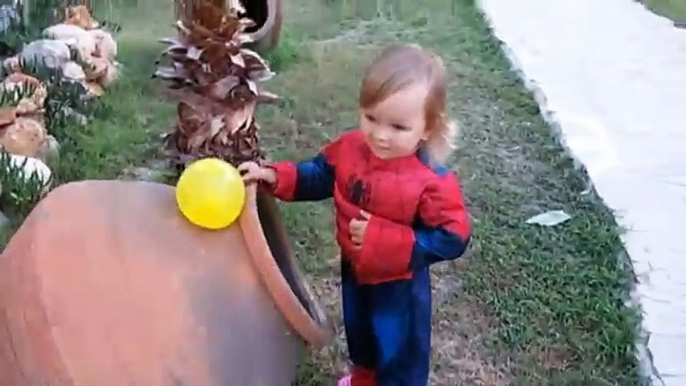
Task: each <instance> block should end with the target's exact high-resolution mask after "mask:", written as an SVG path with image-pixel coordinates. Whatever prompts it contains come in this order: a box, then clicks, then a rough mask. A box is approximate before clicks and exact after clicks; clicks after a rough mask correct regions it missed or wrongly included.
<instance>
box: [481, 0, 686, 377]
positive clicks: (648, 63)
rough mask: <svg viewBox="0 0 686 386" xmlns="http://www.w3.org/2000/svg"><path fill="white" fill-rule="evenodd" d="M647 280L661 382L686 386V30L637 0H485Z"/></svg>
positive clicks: (648, 318) (641, 293) (644, 287)
mask: <svg viewBox="0 0 686 386" xmlns="http://www.w3.org/2000/svg"><path fill="white" fill-rule="evenodd" d="M480 3H481V7H482V9H483V10H484V12H485V14H486V17H487V19H488V20H489V22H490V23H491V26H492V27H493V29H494V33H495V35H496V36H497V37H498V38H499V39H500V40H502V41H503V42H504V44H505V47H504V48H505V49H506V50H507V52H508V55H509V56H510V59H511V60H512V62H513V64H514V66H515V67H517V68H518V69H519V70H521V72H522V76H523V78H524V79H525V80H526V81H527V82H528V84H529V86H530V87H531V88H532V89H533V90H534V91H535V92H536V94H537V96H538V98H539V102H541V104H542V105H543V108H544V110H545V112H546V114H547V115H548V118H549V119H550V121H551V122H553V123H555V124H556V125H558V126H559V127H560V129H561V132H562V135H563V138H564V140H565V142H566V145H567V146H568V147H569V148H570V150H571V152H572V153H573V154H574V156H575V157H576V158H577V159H578V160H579V161H580V162H581V163H583V164H584V165H585V166H586V168H587V170H588V172H589V174H590V176H591V179H592V180H593V182H594V185H595V187H596V189H597V190H598V193H599V194H600V195H601V196H602V198H603V199H604V200H605V202H606V203H607V205H608V206H609V207H610V208H612V209H613V210H616V211H617V219H618V221H619V223H620V224H621V225H622V226H625V227H628V228H630V231H629V232H628V233H627V235H626V237H625V238H624V240H625V243H626V247H627V250H628V252H629V255H630V256H631V259H632V261H633V263H634V270H635V272H636V274H637V276H638V278H639V283H638V285H637V288H636V293H637V296H638V299H639V301H640V303H641V306H642V308H643V310H644V313H645V315H644V321H643V327H644V329H645V330H646V331H648V332H649V333H650V340H649V343H648V350H649V352H650V353H651V354H652V356H653V365H654V368H653V370H656V374H657V377H658V378H659V379H656V380H657V382H656V383H655V384H658V385H660V384H664V385H668V386H672V385H673V386H684V385H686V226H685V225H686V30H681V29H677V28H675V27H674V26H673V24H672V23H671V22H670V21H669V20H667V19H664V18H662V17H659V16H656V15H654V14H652V13H651V12H649V11H648V10H647V9H645V8H644V7H643V6H642V5H641V4H639V3H637V2H635V1H634V0H602V1H599V0H574V1H569V0H480Z"/></svg>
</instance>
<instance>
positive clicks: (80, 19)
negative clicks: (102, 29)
mask: <svg viewBox="0 0 686 386" xmlns="http://www.w3.org/2000/svg"><path fill="white" fill-rule="evenodd" d="M65 13H66V16H67V17H66V20H65V22H64V23H65V24H70V25H74V26H78V27H81V28H83V29H85V30H91V29H93V28H98V27H99V25H100V24H99V23H98V22H97V21H95V19H93V17H92V16H91V13H90V11H88V8H87V7H86V6H84V5H77V6H72V7H68V8H67V9H66V10H65Z"/></svg>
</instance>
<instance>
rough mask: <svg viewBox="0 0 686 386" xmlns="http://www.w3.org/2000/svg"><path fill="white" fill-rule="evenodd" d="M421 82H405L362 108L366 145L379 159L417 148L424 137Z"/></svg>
mask: <svg viewBox="0 0 686 386" xmlns="http://www.w3.org/2000/svg"><path fill="white" fill-rule="evenodd" d="M428 91H429V90H428V87H427V85H426V84H424V83H418V84H414V85H411V86H408V87H406V88H404V89H402V90H400V91H398V92H397V93H395V94H393V95H391V96H390V97H388V98H386V99H385V100H383V101H381V102H380V103H378V104H377V105H376V106H374V107H373V108H369V109H362V111H361V117H360V130H361V131H362V133H363V134H364V137H365V140H366V142H367V145H368V146H369V148H370V149H371V150H372V152H374V154H375V155H376V156H377V157H379V158H382V159H392V158H398V157H404V156H408V155H411V154H413V153H414V152H415V151H417V147H418V146H419V143H420V142H421V141H422V140H425V139H426V137H427V133H426V119H425V114H424V101H425V100H426V96H427V94H428Z"/></svg>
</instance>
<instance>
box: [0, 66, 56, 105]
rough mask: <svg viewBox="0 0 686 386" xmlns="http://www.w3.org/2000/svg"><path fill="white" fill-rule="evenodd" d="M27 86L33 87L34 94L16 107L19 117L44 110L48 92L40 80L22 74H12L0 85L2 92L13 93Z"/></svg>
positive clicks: (23, 99)
mask: <svg viewBox="0 0 686 386" xmlns="http://www.w3.org/2000/svg"><path fill="white" fill-rule="evenodd" d="M26 86H29V87H32V88H33V93H32V94H31V95H29V96H26V97H24V98H22V99H21V100H20V101H19V103H18V104H17V106H16V107H17V111H16V113H17V115H25V114H30V113H34V112H36V111H38V110H40V109H42V108H43V103H44V102H45V98H46V97H47V96H48V91H47V90H46V89H45V87H44V86H43V85H42V84H41V83H40V81H39V80H38V79H36V78H34V77H32V76H29V75H25V74H22V73H20V72H17V73H14V74H11V75H10V76H8V77H7V78H5V80H4V81H3V82H2V83H0V92H12V91H14V90H15V89H21V88H22V87H26Z"/></svg>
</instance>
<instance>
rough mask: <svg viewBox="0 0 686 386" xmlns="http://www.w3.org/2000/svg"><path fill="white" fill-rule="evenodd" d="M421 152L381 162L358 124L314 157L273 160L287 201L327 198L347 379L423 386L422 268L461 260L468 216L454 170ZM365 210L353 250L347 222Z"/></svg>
mask: <svg viewBox="0 0 686 386" xmlns="http://www.w3.org/2000/svg"><path fill="white" fill-rule="evenodd" d="M428 165H429V163H428V162H427V159H426V157H425V156H424V152H423V151H419V152H417V154H413V155H411V156H407V157H401V158H395V159H390V160H384V159H380V158H378V157H376V156H375V155H374V154H373V153H372V151H371V149H370V148H369V147H368V146H367V144H366V143H365V141H364V138H363V136H362V133H361V132H360V131H359V130H352V131H348V132H346V133H344V134H343V135H342V136H341V137H340V138H338V139H337V140H336V141H334V142H332V143H331V144H329V145H327V146H326V147H324V148H323V149H322V151H321V152H320V153H319V154H317V156H316V157H314V158H313V159H312V160H309V161H305V162H300V163H291V162H282V163H275V164H271V165H270V167H272V168H274V170H275V171H276V175H277V183H276V185H275V186H274V187H273V191H272V192H273V194H274V195H275V196H276V197H277V198H279V199H282V200H285V201H306V200H309V201H312V200H323V199H327V198H330V197H333V199H334V204H335V209H336V239H337V241H338V244H339V245H340V248H341V257H342V259H341V270H342V292H343V316H344V324H345V331H346V336H347V340H348V350H349V353H350V358H351V360H352V362H353V364H354V366H355V368H354V370H353V385H354V386H362V385H364V386H367V385H369V386H372V385H378V386H425V385H426V384H427V379H428V374H429V362H430V351H431V342H430V340H431V284H430V276H429V266H430V265H431V264H433V263H436V262H440V261H447V260H454V259H457V258H458V257H460V256H461V255H462V254H463V253H464V251H465V249H466V248H467V244H468V243H469V239H470V223H469V218H468V214H467V211H466V209H465V206H464V203H463V198H462V192H461V191H460V186H459V183H458V181H457V179H456V178H455V176H454V175H453V174H452V173H450V172H449V171H448V170H447V169H445V168H443V167H438V168H432V167H430V166H428ZM361 210H364V211H366V212H368V213H370V214H371V215H372V217H371V219H370V221H369V223H368V225H367V229H366V232H365V235H364V240H363V243H362V248H361V249H356V248H355V246H354V245H353V243H352V241H351V235H350V230H349V223H350V220H352V219H354V218H357V219H361V218H362V217H361V216H360V211H361Z"/></svg>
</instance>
